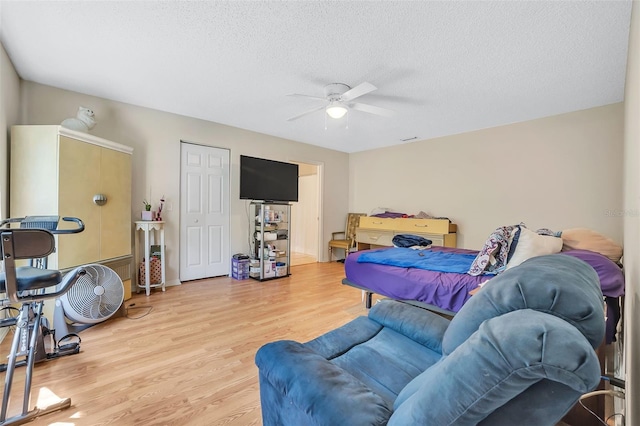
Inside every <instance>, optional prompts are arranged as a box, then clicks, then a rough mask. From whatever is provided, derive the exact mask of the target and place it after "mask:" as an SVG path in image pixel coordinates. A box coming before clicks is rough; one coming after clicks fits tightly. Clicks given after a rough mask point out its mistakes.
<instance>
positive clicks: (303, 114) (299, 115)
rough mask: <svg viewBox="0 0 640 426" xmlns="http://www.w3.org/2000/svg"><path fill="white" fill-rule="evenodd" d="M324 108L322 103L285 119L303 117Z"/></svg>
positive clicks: (291, 119) (290, 119)
mask: <svg viewBox="0 0 640 426" xmlns="http://www.w3.org/2000/svg"><path fill="white" fill-rule="evenodd" d="M323 109H324V105H323V106H321V107H318V108H314V109H311V110H309V111H306V112H303V113H302V114H298V115H294V116H293V117H289V118H287V121H293V120H297V119H298V118H301V117H304V116H305V115H309V114H313V113H314V112H316V111H320V110H323Z"/></svg>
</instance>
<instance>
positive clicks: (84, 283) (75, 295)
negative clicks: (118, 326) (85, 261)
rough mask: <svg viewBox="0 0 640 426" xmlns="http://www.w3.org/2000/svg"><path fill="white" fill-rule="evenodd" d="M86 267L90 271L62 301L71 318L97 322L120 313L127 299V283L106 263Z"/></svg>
mask: <svg viewBox="0 0 640 426" xmlns="http://www.w3.org/2000/svg"><path fill="white" fill-rule="evenodd" d="M83 268H84V269H85V270H86V272H87V273H86V274H85V275H84V276H82V277H80V279H79V280H78V281H77V282H76V283H75V284H74V285H73V286H72V287H71V289H69V291H68V292H67V293H66V294H64V295H63V296H61V297H60V300H61V301H62V305H63V307H64V313H65V315H66V316H67V317H68V318H69V319H70V320H72V321H75V322H79V323H82V324H94V323H98V322H101V321H104V320H105V319H107V318H109V317H110V316H112V315H113V314H114V313H116V312H117V310H118V309H119V308H120V305H121V304H122V300H123V299H124V286H123V284H122V280H121V279H120V277H119V276H118V274H116V273H115V271H113V270H112V269H110V268H108V267H106V266H104V265H98V264H91V265H86V266H83Z"/></svg>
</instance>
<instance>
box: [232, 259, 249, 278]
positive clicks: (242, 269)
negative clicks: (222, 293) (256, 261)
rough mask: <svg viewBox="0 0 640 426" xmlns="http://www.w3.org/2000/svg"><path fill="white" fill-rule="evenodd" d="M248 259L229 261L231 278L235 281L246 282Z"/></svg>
mask: <svg viewBox="0 0 640 426" xmlns="http://www.w3.org/2000/svg"><path fill="white" fill-rule="evenodd" d="M249 268H250V266H249V259H232V260H231V278H234V279H236V280H246V279H247V278H249Z"/></svg>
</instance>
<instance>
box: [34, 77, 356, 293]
mask: <svg viewBox="0 0 640 426" xmlns="http://www.w3.org/2000/svg"><path fill="white" fill-rule="evenodd" d="M22 95H23V103H24V108H25V122H24V123H23V124H59V123H60V122H62V120H64V119H65V118H68V117H72V116H75V113H76V111H77V109H78V106H80V105H83V106H86V107H90V108H92V109H93V110H94V112H95V114H96V121H97V125H96V126H95V127H94V128H93V129H92V131H91V133H92V134H94V135H96V136H100V137H103V138H106V139H109V140H113V141H115V142H119V143H122V144H125V145H128V146H131V147H133V148H134V152H133V195H132V206H133V209H132V214H133V215H134V217H138V216H139V214H140V213H139V212H140V210H141V208H142V200H143V199H148V198H151V202H153V203H157V202H158V200H159V199H160V197H161V196H162V195H163V194H164V195H165V198H166V201H167V203H166V204H165V210H163V219H164V220H165V221H166V222H167V223H166V225H165V235H166V244H167V248H168V250H170V252H168V254H167V257H168V264H167V281H168V282H170V283H171V282H175V281H176V280H177V277H178V265H179V263H178V260H179V259H178V242H179V234H178V231H179V230H178V226H179V217H178V213H179V200H180V194H179V189H180V140H184V141H186V142H194V143H198V144H202V145H209V146H214V147H220V148H229V149H230V150H231V253H238V252H245V253H248V252H249V246H248V226H247V218H246V211H247V204H248V201H245V200H240V199H239V183H238V182H239V158H240V155H241V154H245V155H251V156H255V157H264V158H269V159H273V160H280V161H294V160H295V161H300V162H308V163H313V164H318V163H322V164H323V165H324V169H325V171H326V173H325V175H324V176H325V178H324V182H323V185H324V189H325V190H324V199H323V201H322V205H323V212H322V214H323V219H324V223H325V226H324V229H328V230H331V229H340V228H342V227H343V226H344V225H343V224H344V218H345V217H346V214H347V205H348V188H347V187H346V185H344V182H346V181H347V179H348V164H349V160H348V154H345V153H341V152H338V151H333V150H328V149H323V148H319V147H316V146H312V145H307V144H302V143H298V142H294V141H290V140H286V139H281V138H277V137H272V136H267V135H263V134H260V133H255V132H251V131H247V130H242V129H238V128H234V127H229V126H224V125H221V124H217V123H213V122H208V121H204V120H198V119H194V118H189V117H185V116H180V115H176V114H170V113H166V112H162V111H157V110H152V109H148V108H142V107H136V106H133V105H129V104H124V103H120V102H114V101H110V100H107V99H102V98H97V97H92V96H87V95H83V94H80V93H75V92H70V91H66V90H61V89H57V88H53V87H50V86H44V85H40V84H36V83H33V82H28V81H23V82H22ZM239 113H241V112H239ZM150 192H151V195H149V194H150ZM168 204H173V210H172V211H166V208H167V206H168ZM327 233H328V235H327ZM322 238H323V241H325V242H324V243H323V244H324V245H326V242H328V240H329V239H330V238H331V233H330V231H328V232H324V235H323V236H322Z"/></svg>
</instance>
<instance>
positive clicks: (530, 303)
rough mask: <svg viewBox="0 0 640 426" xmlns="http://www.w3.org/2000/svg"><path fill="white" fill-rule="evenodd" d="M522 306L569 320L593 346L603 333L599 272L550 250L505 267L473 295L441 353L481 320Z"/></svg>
mask: <svg viewBox="0 0 640 426" xmlns="http://www.w3.org/2000/svg"><path fill="white" fill-rule="evenodd" d="M518 309H534V310H538V311H541V312H546V313H549V314H552V315H556V316H558V317H560V318H562V319H564V320H566V321H568V322H569V323H571V324H572V325H574V326H575V327H577V328H578V330H580V331H581V332H582V333H583V334H584V335H585V336H586V337H587V339H588V340H589V342H590V343H591V345H592V346H593V347H594V348H595V347H597V346H598V345H600V343H601V342H602V339H603V337H604V328H605V320H604V308H603V299H602V292H601V290H600V284H599V281H598V275H597V274H596V272H595V271H594V269H593V268H592V267H591V266H589V265H588V264H587V263H585V262H583V261H582V260H579V259H577V258H575V257H572V256H565V255H562V254H552V255H547V256H539V257H534V258H531V259H529V260H527V261H525V262H523V263H522V264H521V265H519V266H517V267H515V268H512V269H509V270H507V271H505V272H503V273H502V274H500V275H498V276H497V277H495V278H493V279H492V280H491V281H490V282H489V283H488V284H487V285H485V286H483V288H482V289H481V290H480V291H478V293H476V294H475V295H474V296H473V297H471V299H470V300H469V301H468V302H467V303H466V304H465V305H464V306H463V307H462V309H461V310H460V312H458V313H457V314H456V316H455V317H454V318H453V320H452V321H451V324H450V325H449V328H448V329H447V331H446V333H445V335H444V338H443V342H442V349H443V354H445V355H446V354H450V353H451V352H453V351H454V350H455V349H456V348H457V347H458V346H459V345H460V344H461V343H462V342H464V341H465V340H467V339H468V338H469V336H471V335H472V334H473V333H474V332H475V331H476V330H477V329H478V327H479V326H480V324H482V322H483V321H485V320H487V319H490V318H493V317H496V316H500V315H503V314H505V313H508V312H511V311H515V310H518Z"/></svg>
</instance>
